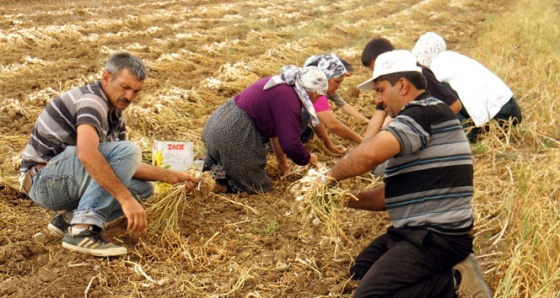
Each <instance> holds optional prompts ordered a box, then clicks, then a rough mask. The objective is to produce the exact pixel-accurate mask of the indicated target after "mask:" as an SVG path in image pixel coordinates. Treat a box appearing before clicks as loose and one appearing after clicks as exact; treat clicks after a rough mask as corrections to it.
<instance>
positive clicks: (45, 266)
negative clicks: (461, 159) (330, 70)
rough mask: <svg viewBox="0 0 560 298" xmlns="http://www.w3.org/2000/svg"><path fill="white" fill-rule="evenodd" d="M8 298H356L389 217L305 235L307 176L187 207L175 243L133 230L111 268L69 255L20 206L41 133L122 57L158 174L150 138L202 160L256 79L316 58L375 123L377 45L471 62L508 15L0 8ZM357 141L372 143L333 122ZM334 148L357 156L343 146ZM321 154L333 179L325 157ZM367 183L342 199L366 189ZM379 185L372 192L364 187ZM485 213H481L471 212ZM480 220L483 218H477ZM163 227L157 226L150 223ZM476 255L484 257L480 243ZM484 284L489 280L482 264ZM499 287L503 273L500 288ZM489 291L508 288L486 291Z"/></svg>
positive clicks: (1, 253)
mask: <svg viewBox="0 0 560 298" xmlns="http://www.w3.org/2000/svg"><path fill="white" fill-rule="evenodd" d="M0 4H1V5H0V103H1V105H0V109H1V113H0V158H2V165H1V168H0V170H1V177H0V179H1V181H0V182H1V183H0V189H1V190H2V193H1V195H0V296H2V297H80V296H86V297H317V296H327V295H331V296H350V295H351V293H352V292H353V290H354V289H355V287H356V283H355V282H353V281H349V277H348V268H349V266H350V265H351V264H352V260H353V257H354V256H355V255H357V254H358V253H359V251H360V250H361V248H363V247H364V246H366V245H367V244H368V243H369V242H370V241H371V240H372V239H374V237H375V236H377V235H379V234H380V233H382V232H383V231H384V229H385V228H386V226H387V225H388V224H389V221H388V219H387V216H386V214H385V213H377V214H375V213H369V212H363V211H354V210H346V211H345V212H344V213H343V214H342V215H341V217H340V219H339V220H340V221H341V226H342V229H343V231H344V237H342V236H341V237H336V238H332V237H327V236H326V235H325V231H324V229H322V226H321V225H320V224H319V225H317V226H311V227H309V226H304V225H303V224H302V220H301V219H302V218H301V215H300V213H299V212H298V205H297V204H296V200H295V198H294V196H293V195H292V194H291V193H290V192H289V190H288V189H289V185H290V184H291V183H292V182H294V181H296V180H297V179H299V178H301V176H302V175H303V174H305V171H306V169H297V168H296V167H295V165H293V164H292V167H293V169H294V172H293V173H292V174H290V175H288V176H287V177H280V175H279V172H278V170H277V169H276V163H275V161H274V159H273V158H272V157H271V160H270V162H269V173H270V175H271V177H272V179H273V185H274V186H273V190H272V191H271V192H269V193H267V194H264V195H226V194H210V195H208V196H195V195H189V196H188V197H187V198H186V199H185V201H184V203H182V204H180V220H179V227H180V229H179V232H178V233H177V234H176V237H174V238H173V237H163V236H162V235H161V234H158V233H155V232H146V233H143V234H141V235H135V234H131V233H128V232H127V231H126V222H125V220H117V221H116V222H112V223H110V224H109V227H108V229H107V230H108V232H107V238H109V239H111V240H112V241H113V242H115V243H121V244H123V245H125V246H126V247H127V248H128V250H129V254H128V255H127V256H125V257H122V258H114V259H104V258H96V257H92V256H88V255H83V254H78V253H74V252H70V251H67V250H65V249H63V248H62V246H61V239H60V238H57V237H55V236H53V235H51V234H49V233H48V232H47V230H46V226H47V224H48V222H49V221H50V219H51V217H52V216H53V215H54V213H53V212H51V211H47V210H43V209H41V208H39V207H37V206H35V205H34V203H33V202H32V201H30V200H29V199H27V198H26V197H25V196H24V195H22V194H21V193H20V192H19V191H18V190H17V188H18V182H17V177H18V166H19V160H20V158H21V151H22V150H23V148H24V146H25V144H26V142H27V140H28V138H29V134H30V131H31V128H32V125H33V123H34V121H35V119H36V117H37V116H38V114H39V113H40V111H41V110H42V109H43V108H44V106H45V104H46V103H47V102H48V101H49V100H51V99H52V98H53V97H54V96H56V95H57V94H58V93H60V92H62V91H65V90H68V89H70V88H72V87H75V86H80V85H83V84H86V83H88V82H90V81H92V80H96V79H97V78H99V76H100V74H101V69H102V67H103V65H104V63H105V61H106V59H107V58H108V56H110V55H111V54H113V53H116V52H119V51H128V52H130V53H132V54H134V55H138V56H139V57H141V58H142V59H143V60H144V61H145V63H146V65H147V67H148V69H149V79H148V80H147V82H146V84H145V88H144V90H143V91H142V97H141V99H140V100H139V101H138V103H135V104H134V106H133V107H131V108H129V110H127V113H128V116H127V117H128V118H127V120H128V124H129V125H128V126H129V129H130V138H131V139H132V140H134V141H137V142H138V143H139V144H140V145H141V147H142V148H143V150H144V151H145V159H146V161H147V162H150V159H151V154H150V142H151V139H152V138H153V137H154V136H156V135H158V134H159V135H164V136H165V137H166V138H167V137H169V138H173V139H183V140H188V141H191V142H193V143H194V144H195V153H196V155H197V157H200V156H202V155H203V154H204V152H203V147H202V144H201V142H200V135H201V131H202V127H203V126H204V123H205V121H206V119H207V117H208V116H209V115H210V114H211V113H212V111H213V110H214V109H215V108H216V107H217V106H219V105H220V104H221V103H223V102H224V101H225V100H227V99H228V98H229V97H231V96H233V95H235V94H236V93H237V92H239V91H240V90H242V89H243V88H245V87H246V86H248V85H249V84H250V83H252V82H253V81H254V80H256V79H257V78H259V77H261V76H267V75H273V74H276V73H278V71H279V69H280V67H281V66H282V65H286V64H296V65H301V64H302V63H303V61H305V59H306V58H307V57H308V56H310V55H312V54H320V53H327V52H335V53H337V54H339V56H341V57H343V58H345V59H346V60H348V61H350V62H351V63H352V64H353V66H354V68H355V72H354V74H353V76H351V77H349V78H348V79H347V80H346V82H345V83H344V85H343V87H342V89H341V90H340V92H341V94H342V95H343V96H344V98H345V99H346V100H347V101H348V102H349V103H351V104H353V105H354V106H356V107H357V108H358V109H359V110H360V111H361V112H362V113H363V114H364V115H366V116H371V114H372V113H373V104H372V101H371V94H370V93H360V92H359V91H358V90H357V89H356V86H357V84H358V83H359V82H361V81H363V80H365V79H367V78H368V77H369V76H370V75H371V74H370V73H369V71H368V70H366V69H365V68H364V67H362V66H361V63H360V54H361V51H362V49H363V46H364V45H365V44H366V43H367V41H368V40H369V39H371V38H372V37H375V36H384V37H387V38H389V39H390V40H391V41H392V42H393V43H394V44H395V45H396V46H397V47H401V48H407V49H410V48H411V47H412V45H413V44H414V42H415V40H416V39H417V38H418V37H419V36H420V35H421V34H422V33H423V32H426V31H436V32H438V33H440V34H441V35H443V36H444V37H445V38H446V40H447V41H448V47H449V48H451V49H454V50H458V51H461V50H466V49H468V48H470V47H473V45H474V44H476V42H477V38H478V37H479V34H478V32H479V31H480V29H481V26H482V25H483V24H484V21H485V20H486V19H488V18H491V17H499V16H500V14H501V13H505V12H506V11H507V8H508V5H510V1H506V0H498V1H475V0H455V1H443V0H422V1H420V0H386V1H363V0H343V1H326V0H325V1H323V0H317V1H285V0H270V1H242V0H234V1H222V0H207V1H198V0H197V1H194V0H171V1H140V0H128V1H105V0H104V1H100V0H89V1H84V0H78V1H54V0H33V1H31V0H25V1H22V0H17V1H16V0H8V1H6V0H0ZM336 115H337V117H339V118H340V119H342V120H343V121H344V122H345V123H347V124H348V125H349V126H351V127H352V128H354V129H355V130H356V131H357V132H360V133H363V131H364V130H365V127H364V125H363V124H360V123H359V122H357V121H356V120H353V119H350V118H348V117H347V116H346V115H345V114H344V113H343V112H342V111H336ZM333 139H334V140H335V141H336V143H340V144H344V145H346V146H347V147H351V146H352V144H349V143H347V142H344V141H342V140H340V139H338V138H336V137H334V136H333ZM310 146H311V148H310V149H311V150H312V151H314V152H316V153H318V154H319V155H320V157H321V159H322V161H323V162H324V163H325V164H327V165H332V164H333V163H334V162H336V160H337V159H338V158H339V157H337V156H333V155H331V154H330V153H329V152H328V151H327V150H326V149H325V148H323V147H322V146H321V144H319V143H317V142H312V143H311V144H310ZM370 178H371V177H366V176H364V177H362V178H357V179H354V180H351V181H348V182H346V183H345V184H344V186H348V187H350V186H352V187H368V186H369V185H371V184H374V183H378V181H375V180H371V179H370ZM368 179H369V180H368ZM475 207H476V202H475ZM477 216H480V215H477ZM150 221H151V222H153V221H154V219H153V218H150ZM475 244H476V252H477V253H487V251H485V245H484V244H485V242H484V239H479V238H477V240H476V242H475ZM482 267H483V270H484V271H486V270H487V269H489V268H487V266H486V265H485V264H482ZM492 274H496V273H492ZM485 277H486V278H487V280H488V282H489V284H490V286H491V287H495V286H496V284H497V282H498V280H499V279H498V278H499V276H496V275H487V276H485Z"/></svg>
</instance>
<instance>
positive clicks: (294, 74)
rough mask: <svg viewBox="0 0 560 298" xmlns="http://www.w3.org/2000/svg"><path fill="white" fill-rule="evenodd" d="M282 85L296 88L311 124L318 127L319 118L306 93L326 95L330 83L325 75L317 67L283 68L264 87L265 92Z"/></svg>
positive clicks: (291, 66)
mask: <svg viewBox="0 0 560 298" xmlns="http://www.w3.org/2000/svg"><path fill="white" fill-rule="evenodd" d="M280 84H288V85H291V86H294V89H295V90H296V93H297V95H298V97H299V100H300V101H301V103H302V105H303V107H304V108H305V109H306V110H307V112H308V113H309V116H310V117H311V124H312V125H313V126H317V125H318V124H319V118H317V113H315V109H314V108H313V102H311V99H310V98H309V95H307V92H306V91H309V92H313V93H317V94H320V95H326V94H327V90H328V88H329V82H328V80H327V77H326V76H325V74H324V73H323V72H322V71H321V70H320V69H319V68H318V67H316V66H307V67H303V68H300V67H296V66H295V65H286V66H282V70H281V73H280V74H279V75H276V76H273V77H272V78H270V80H269V81H268V82H267V83H266V85H264V87H263V90H268V89H270V88H272V87H274V86H277V85H280Z"/></svg>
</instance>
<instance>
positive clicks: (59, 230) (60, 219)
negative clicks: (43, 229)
mask: <svg viewBox="0 0 560 298" xmlns="http://www.w3.org/2000/svg"><path fill="white" fill-rule="evenodd" d="M69 227H70V223H69V222H67V221H66V219H65V218H64V215H63V214H58V215H56V216H55V217H53V219H52V220H51V222H50V223H49V225H48V226H47V229H48V230H49V231H50V232H51V233H53V234H55V235H56V236H60V237H64V234H66V231H67V230H68V228H69Z"/></svg>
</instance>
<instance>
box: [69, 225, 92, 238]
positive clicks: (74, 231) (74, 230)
mask: <svg viewBox="0 0 560 298" xmlns="http://www.w3.org/2000/svg"><path fill="white" fill-rule="evenodd" d="M87 228H89V226H87V227H83V228H78V227H76V226H75V225H74V226H72V227H70V234H72V235H74V236H76V235H78V234H80V233H81V232H83V231H85V230H86V229H87Z"/></svg>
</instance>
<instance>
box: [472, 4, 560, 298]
mask: <svg viewBox="0 0 560 298" xmlns="http://www.w3.org/2000/svg"><path fill="white" fill-rule="evenodd" d="M558 17H559V10H558V6H557V4H556V5H555V4H554V3H553V2H550V1H525V0H523V1H518V3H517V4H516V5H515V6H514V7H513V8H512V11H511V12H510V13H508V14H505V15H503V16H502V17H500V18H496V19H494V20H493V21H492V22H490V23H489V24H488V26H487V27H486V29H485V30H484V33H483V35H482V36H481V38H480V41H479V44H478V45H477V47H476V48H474V49H472V50H471V51H469V52H468V54H469V55H470V56H472V57H476V59H478V60H479V61H481V62H482V63H483V64H485V65H487V67H488V68H490V69H492V70H494V71H495V72H496V73H497V74H498V75H499V76H500V77H502V78H504V80H505V81H506V82H507V83H508V84H509V85H510V86H511V87H512V89H513V90H514V92H515V96H516V98H517V99H518V101H519V102H520V103H521V105H522V109H523V114H524V121H523V124H522V125H521V126H520V127H519V129H518V130H515V131H512V132H507V133H506V132H503V131H501V130H500V129H499V128H498V127H497V126H495V127H494V129H493V131H492V132H491V133H490V134H488V136H487V137H486V138H485V139H484V140H483V141H482V142H481V143H480V144H477V145H475V146H474V147H473V152H474V153H475V155H476V164H475V171H476V174H475V183H476V191H477V192H476V197H475V206H476V211H477V214H478V215H479V218H478V219H477V226H478V227H477V230H478V233H477V234H478V238H477V246H478V247H479V249H478V254H479V257H480V259H481V261H482V263H483V268H484V269H485V274H486V275H487V276H490V279H489V281H490V283H492V284H495V285H496V288H495V294H496V297H558V295H560V259H559V258H558V253H559V252H560V190H559V188H560V187H559V186H558V185H557V181H559V180H560V170H559V168H558V164H559V163H560V153H559V151H558V148H559V144H560V143H559V141H558V139H559V134H558V128H557V125H558V124H557V119H558V117H559V116H560V115H559V111H558V110H557V109H556V108H555V107H556V101H557V99H558V98H559V97H560V85H559V84H558V82H560V50H559V45H560V43H559V42H560V38H559V37H560V28H559V27H558V26H557V22H556V20H558Z"/></svg>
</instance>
